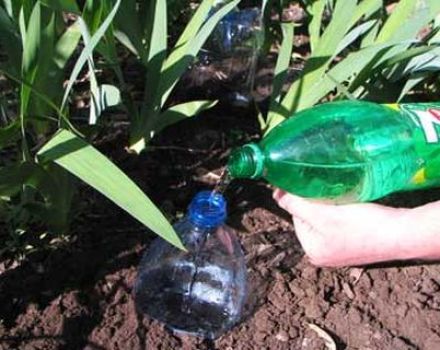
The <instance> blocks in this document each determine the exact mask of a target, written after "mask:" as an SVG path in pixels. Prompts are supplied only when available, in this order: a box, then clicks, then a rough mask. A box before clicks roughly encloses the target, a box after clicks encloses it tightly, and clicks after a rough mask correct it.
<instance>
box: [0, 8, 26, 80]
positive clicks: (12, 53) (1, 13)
mask: <svg viewBox="0 0 440 350" xmlns="http://www.w3.org/2000/svg"><path fill="white" fill-rule="evenodd" d="M17 29H18V28H17V27H16V25H15V23H14V22H13V21H12V19H11V18H10V17H9V15H8V13H7V12H6V11H5V10H4V9H3V8H2V7H0V45H1V46H2V47H3V48H5V49H6V48H7V58H8V60H7V64H8V67H9V70H10V71H11V72H12V73H13V74H15V75H18V74H19V72H20V70H21V60H22V46H21V44H22V43H21V37H20V34H19V33H18V31H17Z"/></svg>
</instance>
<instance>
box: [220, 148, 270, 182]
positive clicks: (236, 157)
mask: <svg viewBox="0 0 440 350" xmlns="http://www.w3.org/2000/svg"><path fill="white" fill-rule="evenodd" d="M227 168H228V171H229V174H230V175H231V177H235V178H251V179H257V178H260V177H262V176H263V170H264V154H263V151H262V150H261V148H260V146H258V145H257V144H255V143H249V144H247V145H244V146H243V147H241V148H239V149H237V150H235V151H234V152H232V154H231V156H230V158H229V161H228V164H227Z"/></svg>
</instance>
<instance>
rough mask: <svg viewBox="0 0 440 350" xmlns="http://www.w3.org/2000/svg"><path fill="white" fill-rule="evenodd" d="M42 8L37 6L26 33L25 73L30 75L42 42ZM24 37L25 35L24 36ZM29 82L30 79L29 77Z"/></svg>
mask: <svg viewBox="0 0 440 350" xmlns="http://www.w3.org/2000/svg"><path fill="white" fill-rule="evenodd" d="M41 28H42V26H41V8H40V3H39V2H37V3H36V4H35V7H34V9H33V10H32V14H31V17H30V19H29V23H28V25H27V27H26V32H25V33H24V35H25V39H24V40H23V41H24V47H23V73H24V74H28V73H29V72H30V71H31V70H33V69H34V67H35V65H36V63H37V61H38V52H39V51H38V50H39V48H40V40H41ZM22 35H23V34H22ZM27 80H28V81H29V80H30V79H29V77H27Z"/></svg>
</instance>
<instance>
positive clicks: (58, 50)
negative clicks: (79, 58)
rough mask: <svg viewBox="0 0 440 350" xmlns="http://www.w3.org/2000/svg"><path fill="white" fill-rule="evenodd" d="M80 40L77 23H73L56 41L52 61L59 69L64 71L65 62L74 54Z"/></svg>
mask: <svg viewBox="0 0 440 350" xmlns="http://www.w3.org/2000/svg"><path fill="white" fill-rule="evenodd" d="M80 38H81V31H80V30H79V26H78V22H75V23H74V24H72V25H71V26H69V28H67V29H66V31H65V32H64V33H63V35H62V36H61V37H60V38H59V39H58V41H57V43H56V46H55V50H54V51H55V52H54V57H53V60H54V62H55V64H56V66H57V67H58V68H59V69H64V67H65V66H66V63H67V61H68V60H69V58H70V57H72V54H73V53H74V52H75V49H76V48H77V46H78V43H79V39H80Z"/></svg>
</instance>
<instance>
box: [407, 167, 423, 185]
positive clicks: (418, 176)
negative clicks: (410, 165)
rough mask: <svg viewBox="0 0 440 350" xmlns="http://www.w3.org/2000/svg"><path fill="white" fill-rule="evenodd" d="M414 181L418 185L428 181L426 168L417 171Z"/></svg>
mask: <svg viewBox="0 0 440 350" xmlns="http://www.w3.org/2000/svg"><path fill="white" fill-rule="evenodd" d="M411 181H412V183H413V184H416V185H420V184H422V183H424V182H426V168H422V169H420V170H418V171H417V172H416V174H415V175H414V176H413V178H412V180H411Z"/></svg>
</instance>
